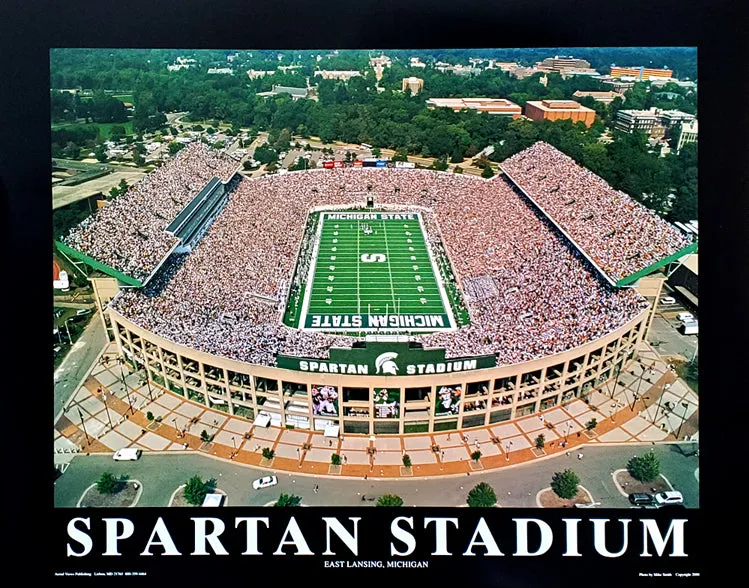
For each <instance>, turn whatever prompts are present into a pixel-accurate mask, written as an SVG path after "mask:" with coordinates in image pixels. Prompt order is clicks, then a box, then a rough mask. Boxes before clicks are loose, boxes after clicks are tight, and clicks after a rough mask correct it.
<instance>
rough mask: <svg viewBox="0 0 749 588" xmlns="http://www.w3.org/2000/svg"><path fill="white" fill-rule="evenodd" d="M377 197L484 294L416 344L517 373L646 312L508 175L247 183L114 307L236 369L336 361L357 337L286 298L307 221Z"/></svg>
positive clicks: (408, 173)
mask: <svg viewBox="0 0 749 588" xmlns="http://www.w3.org/2000/svg"><path fill="white" fill-rule="evenodd" d="M368 195H373V196H374V197H375V205H389V206H392V207H400V208H401V209H415V207H418V208H419V209H420V210H422V214H423V218H424V221H425V226H426V229H427V233H428V238H429V241H430V244H431V245H433V246H434V245H437V244H440V243H441V245H442V246H443V247H444V249H445V250H446V252H447V254H448V255H449V257H450V259H451V262H452V268H453V271H454V274H455V279H456V281H457V282H458V283H459V284H461V283H462V282H463V281H472V282H473V283H474V284H475V285H477V287H474V288H471V289H470V290H469V292H470V293H469V292H466V291H465V289H464V295H465V302H466V304H467V307H468V309H469V314H470V325H467V326H465V327H462V328H461V329H459V330H457V331H453V332H441V333H432V334H427V335H421V336H414V337H413V338H414V340H417V341H421V342H422V343H423V344H424V346H425V347H426V348H432V347H444V348H445V350H446V355H447V357H448V358H454V357H466V356H473V355H478V354H496V356H497V360H498V364H499V365H508V364H513V363H518V362H521V361H528V360H532V359H535V358H538V357H542V356H545V355H549V354H553V353H559V352H562V351H566V350H568V349H571V348H574V347H576V346H579V345H581V344H583V343H586V342H588V341H592V340H594V339H597V338H599V337H601V336H603V335H605V334H607V333H609V332H611V331H612V330H614V329H616V328H619V327H621V326H623V325H624V324H626V323H627V322H629V321H631V320H632V319H634V318H635V317H636V316H637V315H638V314H640V313H641V312H642V311H643V310H644V308H645V307H646V306H647V303H646V301H645V300H644V299H643V298H642V297H641V296H639V295H638V294H637V293H636V292H635V291H634V290H632V289H616V288H612V287H610V286H608V285H607V284H606V283H605V282H604V281H603V280H601V279H600V277H599V276H598V274H597V273H596V272H595V271H594V270H593V268H592V267H591V266H590V265H589V264H588V263H587V262H586V261H585V260H584V259H583V257H582V256H581V255H580V253H579V252H577V250H576V249H575V248H574V247H572V246H571V245H570V244H569V243H568V242H567V241H566V239H565V238H564V237H563V236H562V235H561V234H559V233H558V231H556V229H555V228H553V226H551V225H550V224H549V223H548V221H547V220H546V219H545V218H544V217H543V216H542V215H541V214H540V213H538V212H537V211H536V210H535V208H534V207H532V206H531V205H530V204H529V203H528V202H527V201H526V199H525V198H524V197H522V196H521V195H519V194H517V193H516V192H515V191H514V189H513V187H512V185H511V184H510V183H509V182H508V181H507V180H506V179H505V178H503V177H499V178H496V179H494V180H491V181H485V180H482V179H479V178H473V177H470V176H460V175H454V174H446V173H440V172H434V171H427V170H403V169H393V170H390V169H368V168H363V169H362V168H359V169H357V168H353V169H346V168H344V169H333V170H327V169H326V170H311V171H306V172H296V173H290V174H285V175H283V176H278V175H269V176H264V177H261V178H257V179H246V178H245V179H242V181H241V182H240V183H239V185H238V187H237V189H236V190H235V191H234V192H233V193H232V194H231V195H230V197H229V201H228V203H227V205H226V208H225V209H224V211H223V212H222V213H221V214H220V215H219V216H218V218H217V219H216V220H215V221H214V223H213V225H212V226H211V228H210V229H209V230H208V232H207V233H206V235H205V236H204V237H203V239H202V240H201V241H200V242H199V243H198V245H197V246H196V247H195V249H194V250H193V251H192V252H191V253H190V254H189V255H186V256H179V257H175V258H174V259H172V260H171V261H170V262H169V264H168V267H166V268H165V269H163V270H161V271H160V272H159V274H157V276H156V278H155V279H153V280H152V283H151V284H149V287H147V288H145V289H143V290H137V291H136V290H128V291H123V292H122V293H121V294H119V295H118V297H117V298H116V299H115V301H114V302H113V308H114V309H115V310H117V311H118V312H120V313H122V314H123V315H124V316H125V317H126V318H128V319H130V320H132V321H133V322H135V323H136V324H138V325H140V326H142V327H144V328H146V329H148V330H150V331H152V332H154V333H156V334H157V335H161V336H163V337H165V338H167V339H170V340H172V341H174V342H176V343H179V344H183V345H187V346H190V347H194V348H196V349H199V350H201V351H205V352H207V353H212V354H216V355H220V356H224V357H228V358H231V359H236V360H240V361H246V362H249V363H254V364H261V365H275V356H276V354H284V355H291V356H298V357H312V358H326V357H329V354H328V353H329V349H330V347H331V346H335V347H350V346H351V345H352V343H353V342H354V341H355V339H354V338H353V337H350V336H344V335H331V334H325V333H319V332H310V331H302V330H298V329H292V328H290V327H287V326H285V325H283V324H282V322H281V317H282V315H283V311H284V308H285V304H286V298H285V292H286V289H287V288H288V285H289V284H291V283H292V280H293V279H294V277H293V275H292V274H293V273H294V269H295V266H296V263H297V257H298V255H299V251H300V250H301V251H304V250H309V243H305V234H304V233H305V226H306V225H307V220H308V213H309V211H310V210H311V209H313V208H315V207H320V206H326V207H341V208H345V207H354V206H356V207H361V206H363V205H364V204H365V202H366V198H367V196H368ZM430 210H431V211H432V212H429V211H430ZM306 238H307V239H309V236H307V237H306ZM470 294H474V295H473V296H471V295H470ZM227 316H228V317H231V320H226V317H227Z"/></svg>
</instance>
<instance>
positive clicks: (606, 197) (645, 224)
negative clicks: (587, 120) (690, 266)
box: [500, 141, 697, 286]
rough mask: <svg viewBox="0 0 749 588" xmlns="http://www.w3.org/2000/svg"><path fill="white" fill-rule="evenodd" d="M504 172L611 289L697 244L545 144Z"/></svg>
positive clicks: (504, 164) (509, 163)
mask: <svg viewBox="0 0 749 588" xmlns="http://www.w3.org/2000/svg"><path fill="white" fill-rule="evenodd" d="M500 168H501V169H502V171H504V173H505V174H506V175H507V176H508V177H509V178H510V179H511V180H512V181H513V183H514V184H515V185H516V186H518V187H519V188H520V189H521V191H522V192H523V193H524V194H525V195H526V196H528V198H530V199H531V201H532V202H533V203H534V204H535V205H536V206H537V207H538V208H539V209H540V210H541V212H542V213H543V214H544V215H546V216H547V217H548V218H549V220H550V221H551V222H552V223H554V224H555V225H556V226H557V227H558V228H559V229H560V230H561V231H562V232H563V233H564V234H565V235H566V236H567V238H568V239H570V241H572V243H573V244H574V245H575V247H577V248H578V249H579V250H580V251H581V252H582V253H583V255H584V256H585V257H586V258H588V260H589V261H591V263H592V264H593V265H594V266H595V267H596V269H598V270H599V271H600V272H601V273H602V274H603V276H604V278H605V279H607V280H608V281H609V282H610V283H611V284H612V285H616V286H626V285H629V284H632V283H633V282H635V281H637V279H638V278H639V277H641V276H642V275H645V274H647V273H650V272H652V271H654V270H656V269H658V268H659V267H662V266H664V265H666V263H669V262H670V261H673V260H674V259H676V258H679V257H682V256H684V255H686V254H687V253H690V252H691V251H693V250H694V249H695V248H696V246H697V244H696V242H690V240H689V239H688V238H687V237H685V236H684V234H683V233H681V232H680V231H678V230H677V229H676V228H674V227H673V226H671V225H670V224H669V223H667V222H666V221H664V220H663V219H662V218H660V217H659V216H658V215H657V214H655V213H654V212H652V211H651V210H649V209H647V208H646V207H644V206H643V205H642V204H640V203H638V202H635V201H634V200H633V199H632V198H630V197H629V196H628V195H627V194H625V193H624V192H620V191H618V190H614V189H613V188H612V187H611V186H609V185H608V184H607V183H606V182H605V181H604V180H603V179H602V178H600V177H598V176H597V175H595V174H594V173H593V172H591V171H589V170H587V169H585V168H584V167H582V166H580V165H578V164H577V163H576V162H575V161H574V160H573V159H572V158H571V157H569V156H567V155H565V154H564V153H562V152H561V151H558V150H557V149H555V148H554V147H552V146H551V145H549V144H547V143H544V142H541V141H539V142H538V143H535V144H534V145H532V146H531V147H529V148H528V149H525V150H524V151H521V152H520V153H516V154H515V155H513V156H512V157H510V158H509V159H507V160H505V161H504V162H502V164H501V165H500Z"/></svg>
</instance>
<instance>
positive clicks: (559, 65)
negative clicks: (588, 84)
mask: <svg viewBox="0 0 749 588" xmlns="http://www.w3.org/2000/svg"><path fill="white" fill-rule="evenodd" d="M536 70H537V71H543V72H547V73H558V74H562V75H563V76H564V75H598V72H597V71H596V70H595V69H593V68H592V67H590V62H588V61H585V60H584V59H576V58H574V57H571V56H570V57H565V56H560V55H557V56H555V57H547V58H546V59H544V60H543V61H539V62H538V63H536Z"/></svg>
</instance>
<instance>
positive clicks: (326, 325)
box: [304, 314, 450, 330]
mask: <svg viewBox="0 0 749 588" xmlns="http://www.w3.org/2000/svg"><path fill="white" fill-rule="evenodd" d="M304 326H305V327H307V328H312V329H397V330H409V329H435V328H438V329H445V328H449V327H450V323H449V319H448V317H447V315H446V314H406V315H403V314H401V315H395V314H389V315H388V314H310V315H307V318H306V321H305V325H304Z"/></svg>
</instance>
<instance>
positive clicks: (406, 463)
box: [403, 454, 411, 468]
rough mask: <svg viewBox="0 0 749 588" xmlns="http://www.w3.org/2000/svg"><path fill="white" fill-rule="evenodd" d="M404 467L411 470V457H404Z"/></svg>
mask: <svg viewBox="0 0 749 588" xmlns="http://www.w3.org/2000/svg"><path fill="white" fill-rule="evenodd" d="M403 466H404V467H407V468H410V467H411V456H410V455H408V454H406V455H404V456H403Z"/></svg>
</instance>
